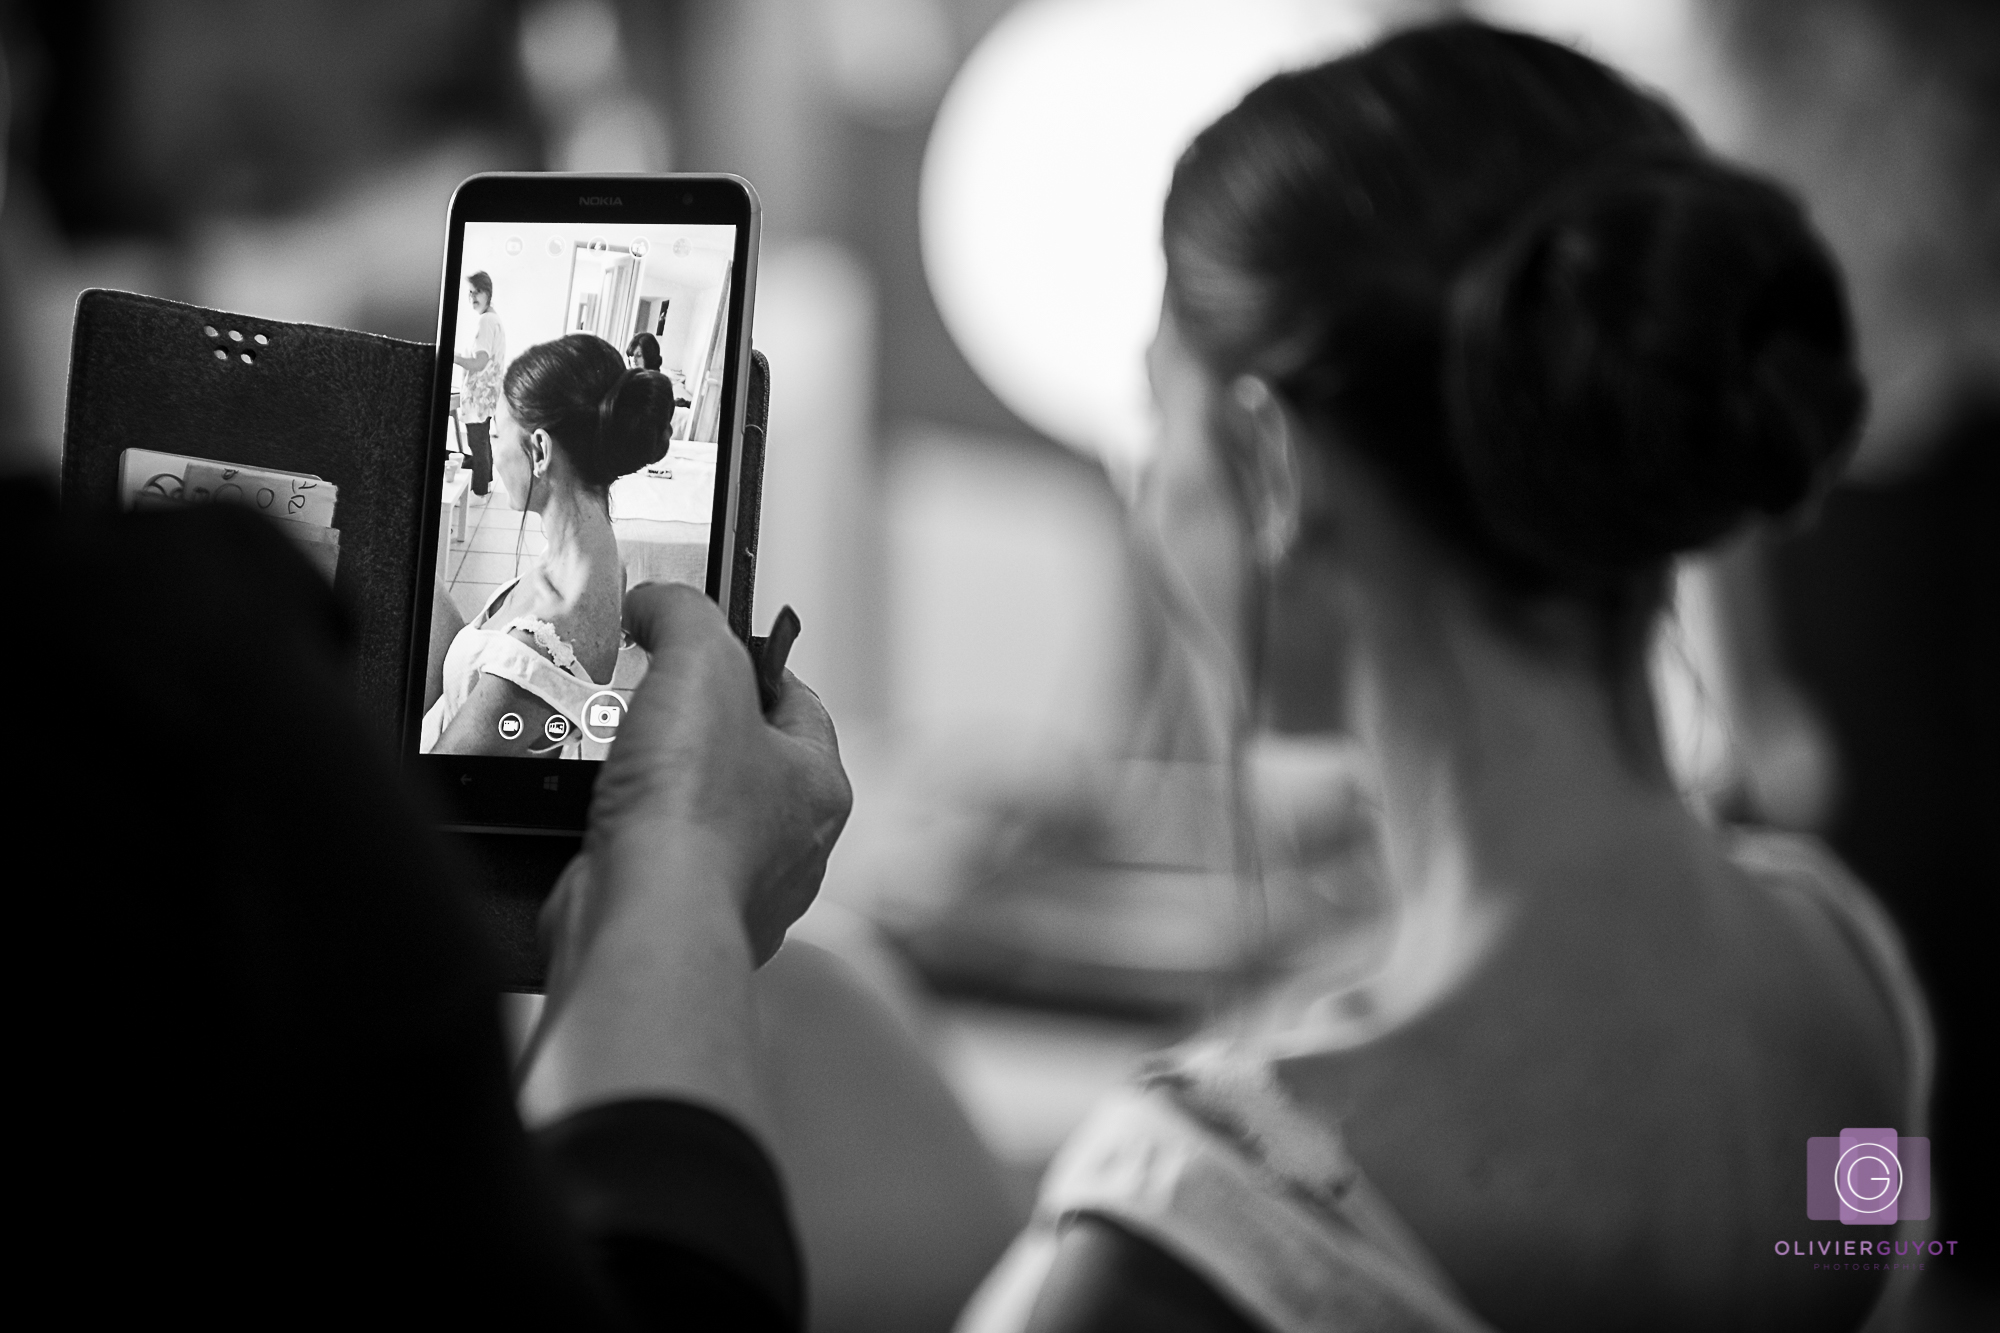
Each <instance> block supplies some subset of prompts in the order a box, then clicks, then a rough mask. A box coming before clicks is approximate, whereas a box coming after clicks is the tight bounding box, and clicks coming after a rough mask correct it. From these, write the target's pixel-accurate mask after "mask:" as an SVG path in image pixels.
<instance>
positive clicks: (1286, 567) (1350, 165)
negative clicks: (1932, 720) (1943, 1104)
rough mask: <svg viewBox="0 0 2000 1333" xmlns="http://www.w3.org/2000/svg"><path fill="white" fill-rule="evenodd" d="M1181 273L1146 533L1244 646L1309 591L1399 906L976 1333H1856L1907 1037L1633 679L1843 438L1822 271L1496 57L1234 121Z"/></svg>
mask: <svg viewBox="0 0 2000 1333" xmlns="http://www.w3.org/2000/svg"><path fill="white" fill-rule="evenodd" d="M1164 242H1165V251H1166V257H1167V283H1166V296H1165V302H1164V308H1163V314H1162V317H1161V322H1160V329H1159V334H1158V338H1157V340H1156V341H1155V343H1154V345H1153V348H1152V350H1151V353H1150V357H1149V366H1150V370H1151V374H1152V380H1153V385H1154V390H1155V394H1156V397H1157V400H1158V403H1159V407H1160V413H1161V423H1162V444H1161V453H1160V455H1159V458H1158V461H1157V464H1156V466H1155V470H1154V471H1153V473H1152V475H1151V476H1150V477H1149V478H1147V480H1146V482H1145V483H1144V485H1143V486H1142V493H1141V499H1140V505H1139V507H1140V512H1141V515H1142V517H1145V516H1154V517H1155V519H1162V520H1163V519H1165V518H1166V517H1167V516H1171V517H1172V520H1173V521H1172V522H1171V525H1170V526H1169V525H1168V524H1167V523H1165V522H1161V523H1160V526H1161V528H1162V532H1163V535H1162V538H1161V541H1160V547H1161V550H1162V553H1163V556H1164V558H1166V559H1168V560H1170V561H1172V562H1174V563H1177V564H1185V565H1186V566H1187V567H1188V568H1189V569H1190V570H1200V571H1202V572H1203V574H1204V577H1202V578H1201V579H1198V580H1196V579H1192V578H1190V579H1188V580H1186V582H1188V583H1189V584H1190V585H1193V586H1199V587H1201V588H1204V589H1226V590H1228V591H1227V592H1211V593H1208V594H1206V595H1207V596H1208V597H1210V598H1212V599H1213V598H1220V599H1221V600H1223V601H1227V602H1228V603H1229V604H1227V605H1214V606H1209V607H1205V608H1204V610H1205V611H1206V612H1207V617H1206V618H1207V619H1209V620H1211V621H1212V622H1213V623H1216V624H1220V625H1231V624H1243V623H1249V619H1250V618H1249V617H1248V615H1247V614H1246V611H1247V609H1248V608H1250V607H1252V606H1254V605H1255V604H1256V599H1258V598H1260V597H1262V596H1265V595H1266V594H1267V592H1268V589H1269V587H1270V586H1271V583H1272V582H1273V580H1275V579H1276V578H1277V577H1278V576H1279V575H1280V573H1282V575H1283V576H1284V577H1285V578H1286V579H1287V580H1288V586H1289V587H1292V588H1300V587H1305V588H1310V589H1311V595H1310V597H1304V596H1294V598H1293V599H1292V604H1293V605H1295V606H1296V605H1304V606H1308V607H1312V606H1316V607H1317V608H1319V611H1318V614H1321V615H1324V616H1325V617H1327V618H1328V619H1329V620H1331V621H1333V622H1335V623H1337V624H1338V625H1340V626H1341V627H1342V631H1343V634H1342V637H1343V639H1344V641H1345V642H1346V644H1347V645H1348V646H1347V647H1346V649H1345V652H1346V662H1345V663H1344V666H1345V670H1344V671H1343V672H1342V673H1340V674H1341V678H1342V679H1343V680H1344V682H1345V684H1344V690H1345V693H1344V696H1343V700H1342V706H1343V712H1344V715H1345V716H1346V717H1348V718H1349V719H1351V721H1352V725H1353V727H1354V729H1355V731H1356V733H1357V734H1358V736H1359V738H1360V739H1361V740H1362V742H1363V743H1364V744H1365V746H1366V747H1367V749H1368V751H1369V752H1370V754H1371V756H1372V759H1373V762H1374V764H1375V766H1376V769H1377V773H1378V779H1379V799H1380V813H1379V839H1380V850H1381V854H1382V864H1383V873H1384V876H1385V880H1386V883H1387V886H1388V888H1389V891H1390V895H1391V897H1392V899H1393V901H1394V903H1395V913H1396V915H1395V920H1394V923H1393V928H1392V930H1391V931H1390V932H1389V938H1388V940H1387V942H1386V943H1385V944H1384V946H1383V948H1382V950H1381V953H1380V955H1379V957H1378V958H1377V960H1376V961H1375V964H1374V966H1373V968H1372V970H1370V971H1369V973H1368V974H1367V975H1366V976H1365V977H1363V978H1362V979H1361V980H1359V981H1358V982H1351V983H1344V984H1341V985H1338V986H1333V985H1331V984H1330V985H1329V987H1328V988H1327V993H1324V994H1321V995H1319V996H1318V997H1317V998H1316V1000H1315V1002H1313V1003H1311V1004H1301V1005H1298V1006H1296V1007H1294V1008H1292V1009H1291V1010H1290V1012H1288V1013H1283V1014H1276V1015H1272V1016H1270V1017H1269V1019H1268V1021H1264V1022H1260V1023H1259V1024H1258V1025H1256V1026H1254V1027H1250V1026H1247V1025H1239V1026H1237V1028H1236V1029H1235V1031H1233V1032H1231V1033H1230V1034H1229V1035H1227V1036H1226V1037H1225V1036H1218V1037H1216V1038H1214V1039H1212V1040H1205V1041H1200V1042H1196V1043H1194V1044H1192V1045H1190V1046H1188V1047H1184V1048H1182V1049H1180V1050H1178V1051H1175V1052H1172V1053H1170V1054H1168V1055H1167V1056H1164V1057H1162V1058H1160V1059H1159V1060H1157V1061H1156V1062H1154V1063H1153V1064H1152V1065H1151V1066H1150V1067H1149V1068H1147V1069H1145V1070H1143V1071H1142V1072H1141V1073H1140V1075H1139V1076H1138V1077H1137V1078H1136V1079H1135V1080H1134V1081H1133V1082H1132V1083H1131V1084H1130V1086H1129V1087H1128V1088H1127V1089H1125V1090H1124V1091H1122V1092H1121V1093H1119V1094H1117V1095H1115V1096H1114V1097H1112V1098H1111V1099H1109V1100H1108V1101H1107V1102H1106V1103H1105V1104H1103V1105H1101V1106H1100V1107H1099V1109H1098V1110H1097V1112H1096V1113H1095V1114H1094V1115H1093V1116H1092V1118H1091V1119H1090V1120H1089V1121H1088V1122H1087V1123H1086V1124H1085V1125H1084V1126H1083V1127H1082V1128H1081V1129H1080V1130H1079V1131H1078V1132H1077V1134H1076V1135H1075V1136H1074V1137H1073V1138H1072V1139H1071V1141H1070V1142H1069V1144H1068V1145H1067V1146H1066V1147H1065V1148H1064V1150H1063V1151H1062V1152H1061V1153H1060V1154H1059V1155H1058V1157H1057V1159H1056V1161H1055V1163H1054V1165H1053V1166H1052V1167H1051V1168H1050V1170H1049V1173H1048V1175H1047V1177H1046V1178H1045V1180H1044V1182H1043V1186H1042V1191H1041V1197H1040V1201H1039V1203H1038V1205H1037V1209H1036V1219H1035V1221H1034V1222H1033V1223H1032V1224H1031V1226H1030V1228H1029V1229H1028V1231H1027V1232H1025V1233H1024V1234H1023V1235H1022V1237H1021V1238H1020V1239H1019V1240H1018V1241H1017V1242H1016V1243H1015V1246H1014V1248H1013V1249H1012V1250H1011V1251H1010V1252H1009V1256H1008V1258H1007V1259H1006V1260H1004V1261H1003V1262H1002V1264H1001V1265H1000V1267H999V1268H998V1269H997V1270H996V1271H995V1273H994V1274H993V1275H992V1276H991V1277H990V1278H989V1279H988V1281H987V1283H986V1285H985V1286H984V1287H983V1288H982V1290H981V1293H980V1295H979V1296H978V1297H977V1298H976V1299H975V1301H974V1303H973V1305H972V1306H971V1307H970V1308H969V1309H968V1311H967V1313H966V1315H965V1317H964V1318H963V1319H962V1320H961V1322H960V1325H959V1328H960V1333H1003V1331H1004V1333H1017V1331H1018V1330H1022V1329H1028V1330H1034V1333H1058V1331H1064V1333H1066V1331H1070V1330H1075V1331H1076V1333H1082V1331H1083V1330H1094V1331H1096V1333H1104V1331H1106V1330H1113V1329H1125V1328H1132V1329H1138V1328H1146V1329H1152V1330H1176V1329H1204V1330H1225V1329H1226V1330H1239V1331H1240V1330H1252V1329H1261V1330H1272V1331H1275V1333H1306V1331H1307V1330H1322V1329H1340V1330H1351V1331H1353V1333H1383V1331H1386V1330H1392V1329H1393V1330H1459V1331H1470V1330H1485V1329H1520V1330H1526V1329H1536V1330H1550V1329H1600V1328H1618V1329H1663V1330H1664V1329H1691V1328H1702V1329H1712V1328H1785V1329H1808V1328H1813V1329H1817V1328H1827V1329H1834V1328H1853V1327H1856V1326H1858V1325H1859V1324H1860V1323H1861V1321H1862V1320H1863V1319H1864V1318H1865V1317H1866V1316H1867V1314H1868V1311H1869V1309H1870V1307H1871V1306H1872V1305H1873V1304H1874V1303H1875V1302H1876V1300H1877V1299H1878V1297H1879V1296H1880V1295H1881V1293H1882V1291H1883V1287H1884V1284H1885V1283H1887V1282H1888V1281H1889V1280H1890V1277H1889V1274H1888V1272H1886V1271H1873V1272H1869V1273H1843V1274H1839V1275H1837V1276H1834V1277H1833V1280H1829V1276H1830V1275H1829V1274H1826V1273H1819V1272H1814V1271H1812V1262H1811V1261H1810V1260H1809V1259H1807V1258H1804V1257H1801V1256H1800V1255H1799V1253H1798V1252H1797V1251H1791V1252H1788V1253H1784V1254H1779V1253H1774V1243H1776V1242H1781V1241H1782V1242H1791V1243H1792V1244H1795V1245H1796V1244H1802V1243H1805V1242H1803V1241H1802V1240H1801V1238H1802V1237H1812V1238H1815V1239H1818V1240H1822V1241H1824V1240H1832V1239H1834V1238H1835V1237H1842V1238H1844V1239H1848V1240H1851V1238H1852V1236H1853V1231H1852V1229H1848V1228H1843V1227H1841V1226H1840V1225H1839V1224H1838V1223H1837V1222H1826V1221H1818V1222H1814V1221H1810V1220H1809V1219H1808V1217H1807V1215H1806V1209H1805V1204H1806V1192H1807V1191H1806V1186H1807V1180H1806V1169H1805V1168H1806V1154H1807V1139H1808V1138H1810V1137H1814V1136H1832V1135H1838V1134H1840V1133H1841V1132H1842V1130H1843V1128H1845V1127H1853V1126H1895V1127H1897V1128H1898V1129H1900V1131H1901V1132H1902V1133H1903V1134H1906V1135H1909V1134H1922V1133H1924V1132H1925V1131H1924V1128H1923V1124H1922V1121H1923V1116H1924V1106H1925V1100H1926V1097H1927V1092H1928V1083H1929V1071H1930V1036H1929V1027H1928V1021H1927V1018H1926V1015H1925V1010H1924V1005H1923V1002H1922V999H1921V996H1920V995H1919V993H1918V991H1917V988H1916V985H1915V981H1914V979H1913V976H1912V974H1911V972H1910V969H1909V966H1908V963H1907V962H1906V960H1905V958H1904V955H1903V951H1902V948H1901V945H1900V941H1899V940H1898V938H1897V936H1896V933H1895V931H1894V929H1893V927H1892V926H1891V925H1890V924H1889V922H1888V920H1887V918H1886V917H1885V916H1884V914H1883V913H1882V911H1881V910H1880V908H1879V907H1878V906H1877V905H1876V904H1875V902H1874V900H1873V899H1872V898H1871V897H1870V896H1869V894H1868V893H1867V891H1866V890H1865V889H1864V888H1862V887H1861V886H1860V885H1859V884H1858V883H1857V882H1856V881H1855V880H1854V879H1853V878H1852V877H1851V876H1850V875H1849V874H1848V873H1847V872H1846V871H1845V870H1844V868H1843V867H1841V866H1840V865H1839V864H1838V862H1836V861H1835V860H1834V858H1833V857H1832V855H1831V854H1830V853H1829V852H1827V851H1826V850H1825V849H1824V848H1823V847H1821V846H1819V845H1818V844H1817V843H1814V842H1812V841H1810V840H1807V839H1802V838H1797V837H1791V836H1781V835H1776V834H1770V833H1761V832H1751V831H1742V830H1735V831H1732V830H1725V829H1720V828H1717V827H1714V826H1712V825H1710V824H1708V823H1706V822H1704V821H1703V820H1702V819H1701V818H1700V817H1698V816H1697V815H1696V814H1694V813H1693V812H1692V811H1691V810H1690V809H1689V807H1688V805H1687V804H1686V803H1685V802H1684V801H1683V799H1682V798H1681V796H1680V794H1679V793H1678V792H1677V791H1676V789H1675V786H1674V783H1673V782H1672V780H1671V779H1670V777H1669V774H1668V771H1667V768H1666V765H1665V763H1664V762H1663V760H1662V756H1661V745H1660V737H1659V724H1658V721H1657V719H1656V717H1655V714H1654V711H1653V702H1652V698H1651V695H1650V692H1649V689H1648V682H1647V674H1646V648H1647V643H1648V636H1649V634H1650V632H1651V630H1652V628H1653V626H1654V625H1655V623H1656V621H1657V619H1658V617H1659V616H1660V614H1661V613H1662V610H1663V608H1664V605H1665V598H1666V593H1667V587H1668V576H1669V571H1670V566H1671V562H1672V561H1673V560H1674V559H1675V557H1677V556H1679V555H1681V554H1682V553H1685V552H1692V551H1697V550H1701V549H1703V548H1706V547H1708V546H1710V545H1712V544H1714V543H1717V542H1719V541H1722V540H1724V539H1725V538H1728V537H1729V536H1731V535H1732V534H1735V533H1737V532H1739V531H1741V530H1742V529H1743V528H1744V527H1745V526H1747V525H1749V524H1752V523H1755V522H1757V521H1760V520H1765V519H1773V520H1779V519H1783V518H1785V517H1787V516H1789V515H1791V514H1793V513H1795V512H1797V511H1798V510H1800V509H1801V508H1802V507H1805V506H1809V505H1810V504H1811V503H1812V502H1813V500H1814V499H1815V497H1816V496H1818V495H1819V494H1820V493H1821V492H1822V490H1823V489H1824V488H1825V486H1826V485H1827V484H1828V482H1829V481H1830V479H1831V478H1832V476H1833V475H1834V473H1835V472H1836V471H1837V470H1838V469H1839V468H1840V466H1841V465H1842V464H1843V462H1844V461H1845V460H1846V458H1847V456H1848V453H1849V451H1850V449H1851V447H1852V445H1853V443H1854V441H1855V437H1856V433H1857V428H1858V424H1859V421H1860V417H1861V411H1862V404H1863V393H1862V388H1861V385H1860V383H1859V381H1858V378H1857V374H1856V370H1855V366H1854V347H1853V336H1852V333H1851V330H1850V327H1849V323H1848V316H1847V310H1846V301H1845V296H1844V292H1843V288H1842V284H1841V280H1840V277H1839V275H1838V273H1837V272H1836V271H1835V269H1834V267H1833V263H1832V261H1831V259H1830V258H1829V256H1828V253H1827V251H1826V249H1825V247H1824V246H1823V245H1822V243H1821V242H1820V240H1819V238H1818V237H1817V236H1816V235H1815V233H1814V231H1813V230H1812V228H1811V226H1810V225H1809V224H1808V222H1807V221H1806V219H1805V217H1804V216H1803V215H1802V213H1801V211H1800V209H1799V207H1798V205H1797V204H1796V203H1795V202H1794V201H1793V200H1792V199H1791V198H1790V197H1789V196H1788V195H1786V194H1785V193H1784V192H1783V191H1781V190H1780V189H1778V188H1776V187H1775V186H1773V185H1772V184H1770V183H1769V182H1767V181H1765V180H1763V179H1761V178H1759V177H1756V176H1754V175H1751V174H1749V173H1747V172H1745V171H1742V170H1739V169H1737V168H1735V167H1732V166H1730V165H1729V164H1727V163H1725V162H1723V161H1721V160H1719V159H1718V158H1716V157H1715V156H1714V155H1712V154H1711V153H1709V152H1708V151H1707V150H1705V149H1704V148H1703V147H1702V145H1701V144H1700V143H1699V142H1697V140H1696V139H1695V138H1694V136H1693V135H1692V133H1691V132H1690V131H1689V130H1688V128H1687V127H1686V126H1685V124H1684V123H1683V122H1682V121H1681V119H1680V118H1679V117H1678V116H1677V115H1676V114H1675V113H1674V112H1673V111H1672V110H1670V109H1669V108H1668V107H1667V106H1665V105H1664V104H1663V103H1661V102H1660V101H1659V100H1657V99H1656V98H1654V97H1652V96H1650V95H1648V94H1646V93H1643V92H1640V91H1639V90H1637V89H1635V88H1634V87H1632V86H1631V85H1630V84H1628V83H1627V82H1625V81H1624V80H1623V79H1622V78H1621V77H1619V76H1618V75H1617V74H1615V73H1614V72H1612V71H1611V70H1609V69H1607V68H1606V67H1604V66H1603V65H1600V64H1598V63H1597V62H1596V61H1594V60H1591V59H1589V58H1587V57H1585V56H1583V55H1581V54H1579V53H1577V52H1576V51H1573V50H1570V49H1568V48H1565V47H1562V46H1558V45H1554V44H1552V43H1549V42H1546V41H1543V40H1540V39H1537V38H1533V37H1528V36H1524V35H1520V34H1515V33H1508V32H1502V31H1497V30H1494V29H1491V28H1487V27H1483V26H1480V25H1476V24H1471V23H1447V24H1442V25H1436V26H1430V27H1424V28H1415V29H1410V30H1406V31H1404V32H1402V33H1400V34H1397V35H1395V36H1392V37H1389V38H1388V39H1386V40H1384V41H1382V42H1380V43H1379V44H1377V45H1375V46H1373V47H1371V48H1369V49H1367V50H1364V51H1362V52H1359V53H1357V54H1355V55H1352V56H1349V57H1346V58H1343V59H1339V60H1335V61H1333V62H1331V63H1328V64H1325V65H1321V66H1319V67H1317V68H1312V69H1306V70H1301V71H1297V72H1293V73H1287V74H1283V75H1280V76H1278V77H1276V78H1273V79H1271V80H1270V81H1268V82H1267V83H1265V84H1263V85H1262V86H1261V87H1259V88H1257V89H1256V90H1254V91H1252V92H1251V93H1250V94H1249V95H1248V96H1246V97H1245V98H1244V99H1243V101H1242V102H1241V103H1240V104H1239V105H1238V106H1236V107H1235V108H1234V109H1233V110H1231V111H1230V112H1228V113H1227V114H1226V115H1224V116H1223V117H1222V118H1221V119H1220V120H1219V121H1217V122H1216V123H1215V124H1213V125H1212V126H1210V127H1209V128H1208V129H1207V130H1205V131H1204V132H1203V133H1202V134H1200V135H1199V136H1198V137H1197V138H1196V139H1195V141H1194V143H1193V145H1192V146H1191V147H1190V148H1189V149H1188V151H1187V152H1186V154H1185V155H1184V156H1183V157H1182V159H1181V161H1180V163H1179V165H1178V167H1177V169H1176V171H1175V173H1174V178H1173V184H1172V188H1171V191H1170V194H1169V196H1168V200H1167V205H1166V213H1165V230H1164ZM1211 533H1223V534H1226V535H1227V539H1226V540H1217V539H1215V538H1213V537H1205V536H1204V534H1211ZM1224 575H1226V576H1224ZM1232 599H1233V600H1232ZM1238 666H1239V669H1241V670H1243V671H1244V673H1245V674H1246V676H1247V674H1248V669H1249V668H1248V666H1247V665H1246V664H1241V663H1239V664H1238ZM1330 688H1331V687H1330ZM1895 1234H1899V1233H1897V1232H1896V1231H1895V1229H1893V1228H1890V1227H1882V1228H1878V1229H1873V1230H1871V1231H1870V1236H1869V1239H1873V1240H1882V1239H1883V1238H1884V1237H1890V1236H1892V1235H1895ZM1900 1234H1903V1235H1906V1236H1907V1235H1908V1234H1909V1233H1908V1232H1903V1233H1900ZM1874 1267H1875V1268H1876V1269H1877V1270H1886V1269H1888V1268H1889V1267H1890V1265H1889V1264H1887V1263H1880V1264H1876V1265H1874Z"/></svg>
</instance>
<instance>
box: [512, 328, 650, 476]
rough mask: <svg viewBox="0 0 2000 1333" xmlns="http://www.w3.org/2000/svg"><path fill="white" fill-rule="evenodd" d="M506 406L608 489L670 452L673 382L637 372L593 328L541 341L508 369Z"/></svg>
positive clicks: (580, 473) (577, 468) (579, 469)
mask: <svg viewBox="0 0 2000 1333" xmlns="http://www.w3.org/2000/svg"><path fill="white" fill-rule="evenodd" d="M505 389H506V394H507V406H508V408H509V409H510V410H511V411H512V412H513V414H514V418H515V420H517V421H519V422H520V423H521V424H522V425H523V426H525V427H527V428H528V429H529V430H546V431H548V433H549V435H550V437H551V438H552V439H553V440H554V441H555V443H556V447H557V448H558V449H559V450H561V451H562V454H563V456H564V458H565V459H567V460H568V462H569V465H570V466H571V467H572V468H573V469H575V471H576V474H577V476H578V477H579V478H581V479H582V481H583V483H584V484H585V485H587V486H599V487H602V486H609V485H610V484H611V483H612V482H614V481H616V480H617V479H618V478H620V477H622V476H625V475H626V474H628V473H632V472H637V471H638V470H639V469H640V468H642V467H645V466H647V465H648V464H650V463H657V462H659V461H660V459H661V458H663V457H665V456H666V452H667V446H668V443H669V440H670V437H671V434H672V428H673V423H674V385H673V381H672V380H670V379H668V378H667V377H666V376H665V375H662V374H661V373H660V372H658V371H656V370H633V369H630V368H628V367H627V366H626V364H625V358H624V357H622V356H620V355H619V353H618V349H617V348H616V347H613V346H612V345H611V344H610V343H608V342H606V341H604V339H602V338H599V337H597V336H596V335H595V334H590V333H572V334H568V335H566V336H564V337H561V338H557V339H555V340H554V341H552V342H545V343H537V344H535V345H534V346H533V347H530V348H529V349H528V350H527V351H525V352H523V353H521V355H520V356H518V357H516V358H515V359H514V362H513V364H512V365H510V366H508V367H507V377H506V382H505Z"/></svg>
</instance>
